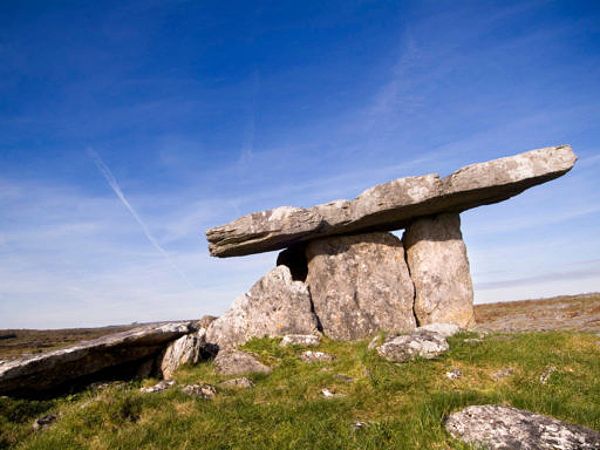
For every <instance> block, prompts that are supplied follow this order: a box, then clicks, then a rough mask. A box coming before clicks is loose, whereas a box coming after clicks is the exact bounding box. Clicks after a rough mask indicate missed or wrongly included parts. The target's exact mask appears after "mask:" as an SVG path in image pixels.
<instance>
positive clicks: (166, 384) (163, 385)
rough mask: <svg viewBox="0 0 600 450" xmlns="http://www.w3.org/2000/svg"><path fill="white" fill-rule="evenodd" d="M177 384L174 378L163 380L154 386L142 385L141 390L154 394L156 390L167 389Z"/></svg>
mask: <svg viewBox="0 0 600 450" xmlns="http://www.w3.org/2000/svg"><path fill="white" fill-rule="evenodd" d="M173 386H175V381H173V380H162V381H159V382H158V383H156V384H155V385H154V386H148V387H142V388H140V392H143V393H144V394H154V393H156V392H162V391H166V390H167V389H169V388H171V387H173Z"/></svg>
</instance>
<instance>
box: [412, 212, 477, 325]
mask: <svg viewBox="0 0 600 450" xmlns="http://www.w3.org/2000/svg"><path fill="white" fill-rule="evenodd" d="M402 243H403V244H404V248H405V251H406V260H407V262H408V270H409V271H410V277H411V279H412V281H413V282H414V284H415V306H414V310H415V316H416V318H417V321H418V322H419V324H422V325H424V324H431V323H452V324H455V325H458V326H460V327H463V328H469V327H471V326H472V325H474V324H475V316H474V312H473V282H472V281H471V272H470V270H469V260H468V258H467V247H466V246H465V243H464V242H463V239H462V233H461V231H460V217H459V215H458V214H457V213H446V214H439V215H437V216H432V217H423V218H420V219H416V220H415V221H414V222H412V223H411V224H410V225H409V226H408V228H407V229H406V231H405V232H404V235H403V236H402Z"/></svg>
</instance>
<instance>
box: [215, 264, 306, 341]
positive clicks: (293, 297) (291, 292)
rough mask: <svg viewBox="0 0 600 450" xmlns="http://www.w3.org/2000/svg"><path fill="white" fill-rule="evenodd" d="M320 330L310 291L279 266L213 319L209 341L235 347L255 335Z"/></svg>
mask: <svg viewBox="0 0 600 450" xmlns="http://www.w3.org/2000/svg"><path fill="white" fill-rule="evenodd" d="M316 330H317V319H316V317H315V315H314V314H313V311H312V305H311V301H310V294H309V292H308V289H307V287H306V285H305V284H304V283H302V282H301V281H293V280H292V275H291V273H290V270H289V269H288V268H287V267H286V266H283V265H282V266H277V267H276V268H274V269H273V270H271V271H270V272H269V273H268V274H267V275H265V276H264V277H263V278H261V279H260V280H259V281H258V282H257V283H256V284H255V285H254V286H252V288H251V289H250V291H249V292H247V293H246V294H244V295H242V296H241V297H239V298H238V299H237V300H236V301H235V302H234V304H233V306H232V307H231V309H230V310H229V311H227V312H226V313H225V314H223V315H222V316H221V317H219V318H218V319H216V320H215V321H213V322H212V323H211V324H210V325H209V327H208V330H207V334H206V340H207V341H208V342H209V343H211V344H217V345H218V346H219V347H220V348H228V347H235V346H237V345H240V344H243V343H244V342H247V341H248V340H250V339H251V338H253V337H264V336H269V337H275V336H283V335H286V334H311V333H312V332H314V331H316Z"/></svg>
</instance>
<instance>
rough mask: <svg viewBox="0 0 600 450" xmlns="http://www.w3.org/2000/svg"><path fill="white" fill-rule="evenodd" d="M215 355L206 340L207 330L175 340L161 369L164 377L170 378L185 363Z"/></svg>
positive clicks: (193, 363) (194, 363) (193, 362)
mask: <svg viewBox="0 0 600 450" xmlns="http://www.w3.org/2000/svg"><path fill="white" fill-rule="evenodd" d="M210 356H213V352H212V351H211V346H210V345H209V344H208V343H207V342H206V330H205V329H204V328H201V329H200V330H198V331H197V332H195V333H190V334H188V335H185V336H182V337H180V338H179V339H177V340H175V341H173V342H172V343H171V344H169V346H168V347H167V349H166V350H165V353H164V355H163V357H162V361H161V363H160V369H161V372H162V375H163V378H164V379H166V380H170V379H171V378H172V377H173V374H174V373H175V371H176V370H177V369H178V368H179V367H181V366H183V365H184V364H189V365H196V364H198V363H199V362H200V361H201V360H203V359H207V358H209V357H210Z"/></svg>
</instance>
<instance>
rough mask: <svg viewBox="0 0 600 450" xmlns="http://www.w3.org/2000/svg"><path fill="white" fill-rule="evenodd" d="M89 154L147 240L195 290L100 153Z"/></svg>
mask: <svg viewBox="0 0 600 450" xmlns="http://www.w3.org/2000/svg"><path fill="white" fill-rule="evenodd" d="M87 154H88V156H89V157H90V158H91V159H92V161H94V163H95V164H96V167H97V168H98V170H99V171H100V173H101V174H102V176H103V177H104V178H105V179H106V182H107V183H108V185H109V186H110V188H111V189H112V190H113V192H114V193H115V195H116V196H117V198H118V199H119V200H120V201H121V203H122V204H123V206H125V208H126V209H127V211H129V213H130V214H131V216H132V217H133V218H134V219H135V221H136V222H137V223H138V225H139V226H140V227H141V229H142V231H143V232H144V235H145V236H146V239H148V241H149V242H150V243H151V244H152V245H153V246H154V248H155V249H156V250H158V252H159V253H160V254H161V255H162V256H163V257H164V258H165V260H166V261H167V263H168V264H169V265H170V266H171V267H172V268H173V270H175V272H177V273H178V274H179V276H180V277H181V278H182V279H183V280H184V281H185V282H186V283H187V284H188V285H189V286H190V287H191V288H193V287H194V285H193V284H192V282H191V281H190V280H189V278H188V277H187V275H186V274H185V273H184V272H183V270H181V269H180V268H179V266H178V265H177V264H175V261H174V260H173V258H171V256H170V255H169V253H168V252H167V251H166V250H165V249H164V248H163V247H162V246H161V245H160V243H159V242H158V240H157V239H156V238H155V237H154V236H153V234H152V233H151V232H150V230H149V228H148V226H147V225H146V223H145V222H144V221H143V220H142V218H141V217H140V215H139V214H138V213H137V211H136V210H135V209H134V208H133V206H132V205H131V203H129V200H127V197H125V194H124V193H123V191H122V190H121V187H120V186H119V183H118V182H117V179H116V178H115V177H114V175H113V174H112V172H111V170H110V169H109V168H108V166H107V165H106V164H105V163H104V161H102V158H100V155H99V154H98V153H96V152H95V151H94V150H93V149H91V148H90V149H88V150H87Z"/></svg>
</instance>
